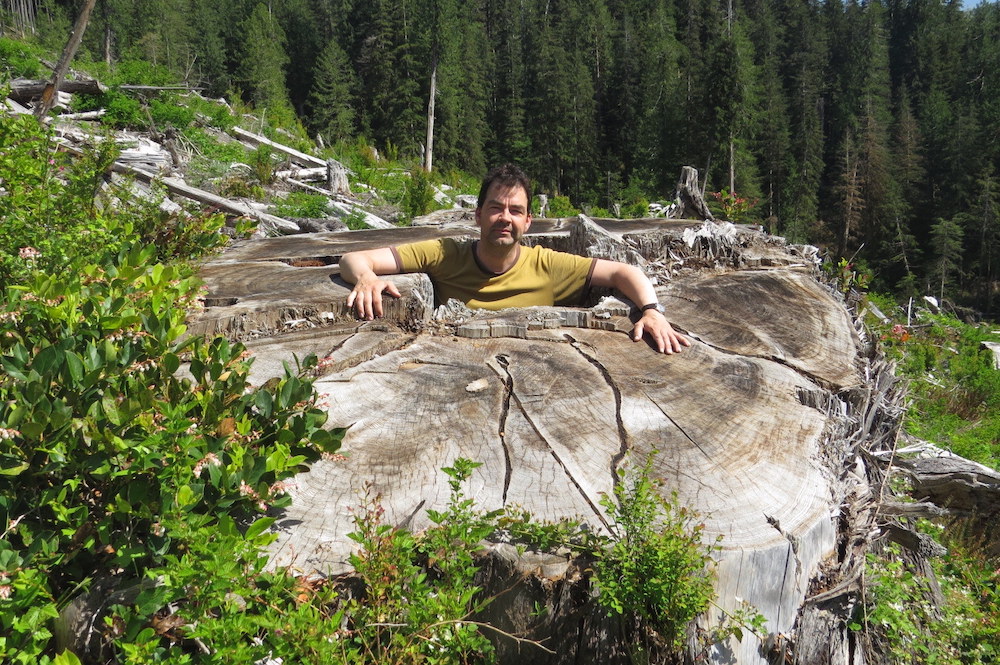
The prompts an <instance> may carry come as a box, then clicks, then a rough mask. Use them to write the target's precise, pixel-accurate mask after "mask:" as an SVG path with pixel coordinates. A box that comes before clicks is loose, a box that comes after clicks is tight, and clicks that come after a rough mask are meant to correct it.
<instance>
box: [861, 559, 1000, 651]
mask: <svg viewBox="0 0 1000 665" xmlns="http://www.w3.org/2000/svg"><path fill="white" fill-rule="evenodd" d="M980 566H981V564H978V563H977V564H975V565H974V566H972V567H969V564H968V562H967V561H966V560H964V559H963V558H962V557H951V556H949V557H948V558H947V559H938V560H935V562H934V571H935V574H936V576H937V578H938V581H939V582H940V583H941V591H942V594H943V598H944V604H943V605H942V606H941V607H936V606H935V604H934V602H933V600H932V599H933V597H934V595H935V593H934V591H933V589H932V582H931V580H930V579H928V578H927V577H924V576H923V575H921V574H919V573H916V572H914V571H913V570H912V569H911V568H910V567H909V566H908V565H907V563H906V562H905V558H904V557H903V556H902V553H901V549H900V547H899V546H898V545H895V544H892V545H889V546H887V547H886V550H885V552H882V553H880V554H869V555H868V560H867V566H866V569H865V572H866V574H865V581H866V583H867V588H866V592H865V594H864V595H863V596H862V598H863V600H864V603H863V605H862V606H861V607H860V608H859V612H858V615H857V617H856V619H855V621H854V622H853V623H852V624H851V625H850V628H851V629H852V630H854V631H860V630H865V631H867V632H868V634H869V635H870V636H873V638H872V637H870V639H873V641H874V642H876V644H878V645H879V646H881V647H882V648H883V649H884V650H885V652H886V655H887V656H888V658H889V662H893V663H908V664H910V665H932V664H938V663H954V664H956V665H958V664H982V665H985V664H986V663H994V662H996V658H997V656H998V655H1000V626H998V624H997V615H996V611H997V610H998V609H1000V602H998V601H1000V598H998V596H997V593H996V589H995V588H994V586H995V585H994V584H993V583H992V582H991V581H990V579H991V578H992V577H993V574H992V570H983V569H982V568H981V567H980Z"/></svg>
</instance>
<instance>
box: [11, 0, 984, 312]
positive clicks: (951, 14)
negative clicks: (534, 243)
mask: <svg viewBox="0 0 1000 665" xmlns="http://www.w3.org/2000/svg"><path fill="white" fill-rule="evenodd" d="M3 4H4V5H5V9H7V10H8V12H9V13H8V15H7V16H6V17H5V18H4V21H5V24H4V26H3V28H4V30H5V31H21V32H29V33H30V32H32V31H34V32H35V33H36V34H37V35H39V37H40V38H41V39H42V40H43V41H44V40H49V41H50V42H51V43H52V44H61V43H62V41H64V40H65V38H66V35H67V34H68V33H69V29H70V25H71V23H72V19H73V17H74V16H75V13H76V11H77V5H79V4H80V3H79V2H77V1H74V0H4V3H3ZM80 57H81V58H84V59H86V58H90V59H92V60H94V61H102V60H103V61H105V62H107V63H108V64H109V65H110V66H115V64H116V63H120V62H122V61H124V60H127V59H134V58H142V59H146V60H149V61H152V62H154V63H156V64H158V65H163V66H166V67H168V68H169V69H170V70H172V71H173V72H174V74H175V75H176V77H177V80H178V81H180V80H185V81H187V82H188V83H190V84H192V85H199V86H203V87H204V88H205V89H206V90H207V91H208V92H209V93H211V94H213V95H223V94H228V95H234V94H239V95H242V97H243V98H244V99H245V100H246V101H250V102H252V103H254V104H255V105H256V106H257V107H258V108H259V109H261V108H266V109H267V110H268V112H269V113H271V114H276V115H284V116H286V117H292V115H293V113H294V115H295V116H297V117H298V119H299V120H301V122H302V123H303V124H304V125H305V126H306V127H307V128H308V129H309V131H310V134H311V135H314V136H315V135H316V134H321V135H322V136H323V138H324V140H325V142H326V143H327V144H329V143H332V142H336V141H337V140H339V139H346V138H349V137H351V138H353V137H355V136H357V135H362V136H364V137H365V138H366V140H368V141H370V142H371V143H372V144H373V145H374V146H375V147H376V148H377V149H379V150H380V151H382V152H383V153H388V154H390V155H403V156H405V155H411V156H414V157H417V156H418V155H419V154H420V151H421V149H422V145H423V143H424V142H425V141H426V138H425V137H426V124H427V123H426V118H427V105H428V97H429V91H430V87H431V81H432V74H434V73H435V72H436V77H434V78H435V79H436V91H437V93H436V105H435V117H436V131H435V137H434V153H433V154H434V166H435V168H437V169H443V170H448V169H461V170H465V171H469V172H473V173H478V172H481V171H482V170H483V169H484V168H485V167H486V166H487V165H488V164H492V163H496V162H499V161H502V160H513V161H516V162H518V163H520V164H522V165H524V166H525V167H526V168H527V169H528V170H529V171H530V173H531V174H532V175H533V176H534V177H535V178H536V179H537V181H538V183H539V185H540V186H541V187H542V188H543V189H545V190H547V191H548V192H550V193H560V194H564V195H568V196H569V197H570V198H571V199H572V200H573V202H574V203H575V204H576V205H578V206H581V207H584V208H586V209H592V208H600V209H605V210H615V209H616V206H618V205H629V204H634V203H636V202H641V201H643V200H645V199H651V198H661V197H666V196H669V195H670V194H671V193H672V190H673V183H674V181H675V179H676V176H677V174H678V172H679V169H680V167H681V166H682V165H692V166H695V167H697V168H698V170H699V172H700V173H701V174H702V177H703V178H704V181H705V185H706V192H709V193H711V192H722V190H726V192H727V193H728V194H730V195H732V193H733V192H734V191H735V192H738V194H739V196H740V197H745V198H746V199H747V200H748V201H749V202H754V201H756V202H757V203H756V205H755V206H754V207H753V208H752V210H751V212H750V216H751V218H757V219H758V220H759V221H760V222H761V223H763V224H764V225H765V226H766V227H767V228H768V229H769V230H771V231H772V232H775V233H780V234H783V235H786V236H787V237H789V238H790V239H792V240H794V241H810V242H814V243H819V244H821V245H824V246H826V247H828V248H829V249H830V251H831V253H833V254H835V255H841V256H846V257H852V256H855V255H857V256H858V257H860V258H862V259H864V260H866V261H867V264H868V266H869V267H870V268H871V269H872V270H873V271H874V273H875V275H876V279H877V280H878V281H877V282H876V284H877V285H878V286H880V287H881V288H883V289H893V290H895V291H896V292H897V293H899V294H902V295H908V294H918V293H919V294H923V293H934V294H935V295H937V296H941V295H944V296H946V297H951V298H953V299H955V300H957V301H960V302H963V303H965V304H968V305H972V306H974V307H975V308H977V309H978V310H980V311H983V312H985V313H986V314H987V315H992V316H994V317H995V315H996V310H997V300H998V299H997V298H996V296H995V293H994V292H995V291H996V281H997V273H998V264H1000V218H998V204H1000V174H998V172H997V166H998V162H1000V142H998V138H1000V71H998V68H997V63H998V62H1000V4H998V3H996V2H991V3H984V4H982V5H980V6H978V7H975V8H974V9H971V10H965V9H963V7H962V3H961V2H960V1H953V2H942V0H883V1H876V2H854V1H853V0H852V1H850V2H846V3H845V2H842V1H841V0H825V1H823V2H818V1H816V0H585V1H584V0H517V1H514V0H479V1H478V2H461V1H460V0H372V1H370V2H357V1H356V0H272V1H271V2H261V1H260V0H145V1H143V2H133V1H131V0H100V1H99V2H98V4H97V7H96V9H95V11H94V15H93V17H92V18H91V24H90V27H89V28H88V31H87V34H86V35H85V38H84V45H83V50H82V52H81V56H80Z"/></svg>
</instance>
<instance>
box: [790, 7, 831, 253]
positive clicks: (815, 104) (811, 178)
mask: <svg viewBox="0 0 1000 665" xmlns="http://www.w3.org/2000/svg"><path fill="white" fill-rule="evenodd" d="M778 11H779V13H780V14H782V15H783V16H785V17H786V21H787V28H786V30H785V34H786V35H787V37H788V39H787V40H786V41H785V42H784V43H783V44H782V47H783V50H782V52H781V63H782V68H781V70H782V80H783V81H784V85H785V90H787V91H788V115H789V121H790V123H789V124H790V127H791V137H792V143H791V149H790V153H791V157H790V159H789V166H788V172H789V177H788V180H789V183H790V186H789V187H788V188H787V189H786V191H785V193H784V195H783V197H782V205H781V207H780V213H779V215H778V216H779V218H780V219H781V220H782V221H781V225H780V229H779V230H780V231H781V232H782V234H784V235H785V236H786V237H788V238H789V239H790V240H792V241H793V242H804V241H805V240H807V239H808V238H809V236H810V228H811V226H812V225H813V224H815V222H816V221H817V220H818V218H819V186H820V180H821V177H822V174H823V165H824V162H823V145H824V135H823V117H822V115H823V110H824V104H823V96H822V93H823V91H824V85H823V83H824V66H825V61H826V42H825V39H824V33H823V32H822V23H821V21H820V19H819V11H818V8H817V6H816V5H815V4H813V2H812V0H779V9H778Z"/></svg>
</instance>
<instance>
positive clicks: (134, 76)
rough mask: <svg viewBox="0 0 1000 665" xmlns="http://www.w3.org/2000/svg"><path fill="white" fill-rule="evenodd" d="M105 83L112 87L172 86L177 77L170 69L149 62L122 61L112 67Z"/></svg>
mask: <svg viewBox="0 0 1000 665" xmlns="http://www.w3.org/2000/svg"><path fill="white" fill-rule="evenodd" d="M104 82H105V83H107V84H108V85H111V86H115V85H170V84H172V83H176V82H177V76H176V75H175V74H174V73H173V72H171V71H170V68H169V67H166V66H164V65H157V64H154V63H152V62H149V61H148V60H122V61H120V62H117V63H115V64H114V65H113V66H112V68H111V71H110V72H109V74H108V76H106V77H104Z"/></svg>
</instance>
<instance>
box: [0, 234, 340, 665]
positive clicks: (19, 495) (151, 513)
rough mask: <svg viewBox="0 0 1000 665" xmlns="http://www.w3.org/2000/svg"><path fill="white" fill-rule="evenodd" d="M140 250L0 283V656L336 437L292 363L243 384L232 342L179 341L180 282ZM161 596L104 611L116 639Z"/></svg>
mask: <svg viewBox="0 0 1000 665" xmlns="http://www.w3.org/2000/svg"><path fill="white" fill-rule="evenodd" d="M153 258H154V251H153V249H152V248H146V249H143V250H141V251H140V250H131V251H129V252H127V253H125V254H123V255H122V256H121V257H120V258H119V259H118V260H117V261H115V262H112V263H108V264H104V265H88V266H83V265H76V266H73V267H69V266H67V267H66V268H67V269H64V270H61V271H59V272H58V273H57V274H54V275H48V274H44V273H36V274H35V275H34V276H33V277H32V279H31V280H30V282H29V284H28V285H26V286H15V287H9V288H8V289H7V290H6V293H5V303H4V306H3V308H2V309H0V320H2V321H3V322H4V334H3V335H2V336H0V354H2V361H0V362H2V366H3V370H4V373H3V378H2V379H0V524H4V525H7V529H6V532H5V537H4V538H3V539H0V578H2V580H3V582H2V583H0V586H4V587H6V589H7V591H6V593H4V594H0V596H2V597H0V626H2V631H0V632H2V633H3V634H4V635H5V636H6V637H5V639H4V640H3V641H0V659H2V660H4V662H14V663H36V662H45V660H46V659H45V654H47V653H51V651H50V648H51V636H50V635H49V633H48V630H47V625H48V621H49V619H51V618H52V616H54V614H55V611H56V608H57V607H60V606H62V605H63V604H64V603H65V602H67V601H68V600H69V599H71V598H72V597H73V596H75V595H77V594H79V593H80V592H81V591H83V590H86V589H87V588H88V587H89V586H90V585H91V584H92V583H93V582H95V581H96V580H99V579H103V578H107V577H108V576H113V577H114V578H116V579H117V580H118V581H119V583H120V584H130V583H136V582H140V581H142V580H143V579H146V578H147V576H152V577H151V578H169V577H170V576H171V575H180V574H181V573H182V571H179V570H177V569H176V568H174V567H173V566H176V565H179V563H178V562H181V561H182V560H183V558H184V553H185V552H189V551H192V549H193V548H195V547H196V546H199V545H198V544H199V543H203V542H206V541H211V540H212V539H213V538H215V537H216V534H217V532H220V531H225V530H227V529H228V531H229V532H231V533H233V532H235V530H236V529H235V526H234V525H239V524H242V525H246V524H249V523H250V521H252V520H253V518H254V516H256V515H258V514H260V513H261V512H262V511H264V510H266V509H267V508H268V507H269V506H278V507H280V506H283V505H287V503H288V497H287V495H285V494H284V490H283V487H282V485H281V481H282V480H283V479H284V478H286V477H288V476H289V475H291V474H292V473H294V472H296V471H297V470H299V469H300V468H301V465H302V464H303V463H304V462H306V461H308V460H310V459H315V458H317V457H318V455H319V454H320V452H321V451H332V450H334V449H336V447H337V445H338V444H339V435H338V434H337V433H331V432H329V431H326V430H324V429H323V428H322V426H323V423H324V422H325V419H326V413H325V411H323V410H321V409H319V408H317V407H316V405H315V403H314V393H313V391H312V386H311V382H310V381H309V380H308V379H306V378H304V374H303V373H298V374H293V373H291V372H286V374H285V376H284V377H283V378H281V379H280V380H276V381H274V382H271V383H269V384H268V385H266V386H263V387H259V388H252V387H250V386H249V385H248V383H247V372H248V369H249V360H248V355H247V354H246V352H245V350H244V348H243V347H242V346H241V345H239V344H232V343H230V342H228V341H226V340H224V339H215V340H204V339H202V338H200V337H187V338H185V337H184V336H183V334H184V331H185V326H184V319H185V314H186V311H185V308H186V307H190V306H193V305H194V304H195V303H196V300H195V298H196V296H197V292H196V290H195V284H194V282H192V281H191V280H190V279H184V278H183V272H182V271H181V270H179V269H178V268H176V267H169V266H164V265H163V264H157V263H154V262H153ZM313 363H314V359H310V360H307V362H306V363H305V364H304V365H303V368H302V372H307V371H308V370H309V369H310V368H311V366H312V364H313ZM182 366H185V367H186V368H187V372H183V373H182V372H180V371H179V370H180V369H181V367H182ZM226 516H229V517H228V518H227V517H226ZM227 525H228V526H227ZM264 526H266V523H265V524H264ZM261 528H262V526H258V527H250V529H249V530H248V531H247V535H246V536H245V537H246V538H247V539H252V538H253V537H254V534H255V531H257V532H259V529H261ZM167 587H168V589H169V588H174V587H171V586H170V585H167ZM174 591H175V592H176V591H177V589H176V588H174ZM157 593H159V592H157ZM163 600H164V597H163V596H162V595H159V596H158V595H155V594H154V596H153V597H152V598H149V599H146V601H144V602H140V603H139V605H138V606H137V607H134V608H126V607H119V608H113V614H114V616H113V617H109V621H111V624H109V625H121V626H122V632H119V633H114V631H112V634H115V635H116V636H117V637H119V638H120V639H122V640H124V641H126V642H127V641H129V640H130V639H134V638H135V637H136V636H137V635H138V634H139V631H140V629H141V628H142V626H144V625H146V624H147V623H148V621H149V620H150V619H151V618H152V616H153V614H154V613H155V612H158V611H160V610H161V609H162V607H163V606H162V605H158V602H159V601H163ZM146 637H149V635H146Z"/></svg>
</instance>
